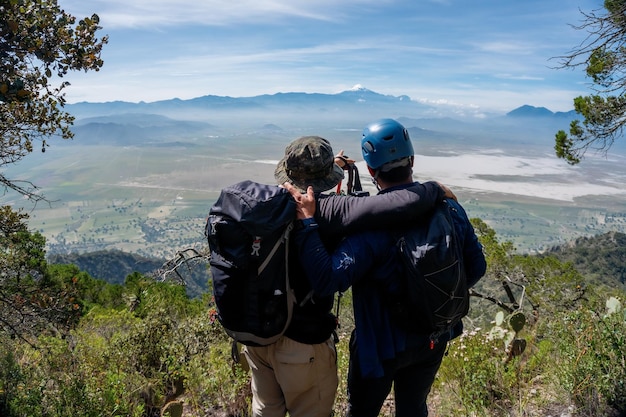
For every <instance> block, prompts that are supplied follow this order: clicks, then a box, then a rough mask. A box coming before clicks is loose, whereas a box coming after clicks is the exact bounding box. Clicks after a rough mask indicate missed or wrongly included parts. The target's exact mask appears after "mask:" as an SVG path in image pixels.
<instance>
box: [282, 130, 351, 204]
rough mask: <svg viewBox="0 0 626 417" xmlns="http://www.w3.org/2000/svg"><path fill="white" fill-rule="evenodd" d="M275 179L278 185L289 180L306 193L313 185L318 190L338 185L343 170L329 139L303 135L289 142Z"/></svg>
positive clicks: (314, 189)
mask: <svg viewBox="0 0 626 417" xmlns="http://www.w3.org/2000/svg"><path fill="white" fill-rule="evenodd" d="M274 178H276V181H277V183H278V184H283V183H284V182H290V183H292V184H293V185H294V186H295V187H297V188H298V189H300V191H303V192H304V191H306V188H307V187H308V186H309V185H310V186H312V187H313V191H315V192H316V193H318V192H322V191H326V190H330V189H331V188H333V187H334V186H336V185H337V184H339V181H341V180H342V179H343V170H342V169H341V168H340V167H339V166H338V165H337V164H335V154H334V153H333V148H332V147H331V146H330V143H329V142H328V141H327V140H326V139H324V138H321V137H319V136H303V137H301V138H298V139H296V140H294V141H293V142H291V143H290V144H289V145H287V147H286V148H285V156H284V157H283V159H281V160H280V161H279V162H278V165H277V166H276V170H275V171H274Z"/></svg>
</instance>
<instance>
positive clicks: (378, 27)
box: [58, 0, 603, 113]
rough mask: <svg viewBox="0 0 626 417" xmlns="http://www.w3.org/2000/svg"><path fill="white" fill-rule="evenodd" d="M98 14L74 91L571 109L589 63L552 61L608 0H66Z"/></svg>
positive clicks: (76, 97) (100, 97) (87, 97)
mask: <svg viewBox="0 0 626 417" xmlns="http://www.w3.org/2000/svg"><path fill="white" fill-rule="evenodd" d="M58 3H59V5H60V6H61V7H62V8H63V9H65V10H66V11H67V12H69V13H70V14H73V15H75V16H76V17H78V18H81V17H85V16H90V15H91V14H92V13H96V14H98V15H99V16H100V24H101V26H102V27H103V29H102V30H101V31H100V34H101V35H108V36H109V43H108V44H107V45H105V47H104V50H103V53H102V58H103V60H104V66H103V68H102V69H101V70H100V71H99V72H89V73H74V74H71V75H70V76H69V77H68V78H67V80H68V81H70V83H71V86H70V87H68V88H67V89H66V98H67V100H68V102H70V103H75V102H80V101H89V102H106V101H115V100H123V101H130V102H139V101H145V102H152V101H158V100H167V99H171V98H180V99H190V98H195V97H200V96H205V95H216V96H229V97H251V96H257V95H262V94H275V93H279V92H305V93H325V94H335V93H339V92H341V91H345V90H349V89H351V88H353V87H354V86H356V85H360V86H362V87H364V88H367V89H370V90H373V91H375V92H377V93H380V94H386V95H393V96H400V95H407V96H409V97H410V98H411V99H412V100H415V101H419V102H425V103H428V104H432V105H440V106H453V107H457V108H460V109H468V110H471V111H476V113H480V112H501V113H505V112H508V111H510V110H513V109H515V108H517V107H519V106H521V105H524V104H528V105H532V106H537V107H546V108H548V109H550V110H552V111H569V110H572V109H573V98H574V97H577V96H579V95H586V94H589V93H590V91H591V90H590V89H589V82H588V79H586V78H585V75H584V69H583V68H578V69H563V68H561V69H558V68H557V67H558V66H559V63H560V61H559V59H558V57H559V56H563V55H565V54H567V52H569V51H571V50H572V49H573V48H575V47H576V46H578V45H580V44H581V43H582V42H583V41H584V40H585V38H586V35H587V34H586V32H584V31H583V30H580V29H578V30H577V29H575V28H574V27H572V25H580V24H581V23H582V20H583V15H582V13H581V12H591V11H601V8H602V4H603V1H602V0H471V1H468V0H58Z"/></svg>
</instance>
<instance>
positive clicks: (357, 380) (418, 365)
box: [346, 334, 447, 417]
mask: <svg viewBox="0 0 626 417" xmlns="http://www.w3.org/2000/svg"><path fill="white" fill-rule="evenodd" d="M353 337H354V334H353V335H352V338H353ZM352 338H351V339H352ZM352 342H353V340H351V341H350V365H349V369H348V412H347V414H346V417H377V416H378V413H379V412H380V409H381V407H382V405H383V402H384V401H385V398H387V396H388V395H389V392H391V387H392V384H393V389H394V394H395V405H396V414H395V415H396V417H426V416H428V406H427V405H426V397H428V393H429V392H430V388H431V386H432V384H433V382H434V380H435V376H436V375H437V371H438V370H439V366H440V365H441V361H442V359H443V356H444V354H445V352H446V346H447V343H446V342H439V343H437V344H435V345H434V348H433V349H431V348H430V346H429V343H428V342H425V343H424V346H423V347H419V348H416V349H412V350H410V351H407V352H403V353H401V354H400V355H399V356H398V357H397V358H395V359H394V360H392V361H389V362H387V363H385V375H384V376H383V377H381V378H363V377H362V376H361V372H360V368H359V363H358V359H357V355H356V348H355V347H354V343H352Z"/></svg>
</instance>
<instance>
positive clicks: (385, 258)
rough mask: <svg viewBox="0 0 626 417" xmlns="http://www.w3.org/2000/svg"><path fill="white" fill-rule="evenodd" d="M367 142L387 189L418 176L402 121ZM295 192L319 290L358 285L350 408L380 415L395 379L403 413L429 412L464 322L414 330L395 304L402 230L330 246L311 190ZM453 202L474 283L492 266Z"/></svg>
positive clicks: (373, 170) (380, 126)
mask: <svg viewBox="0 0 626 417" xmlns="http://www.w3.org/2000/svg"><path fill="white" fill-rule="evenodd" d="M361 146H362V149H363V158H364V159H365V161H366V163H367V165H368V170H369V172H370V174H371V176H372V177H373V178H374V180H375V181H376V183H377V185H378V187H379V189H380V190H381V191H380V192H381V193H387V192H390V191H391V190H394V189H398V188H405V187H407V186H410V185H412V184H413V179H412V167H413V162H414V155H413V145H412V144H411V141H410V138H409V135H408V132H407V131H406V129H404V127H403V126H402V125H400V124H399V123H398V122H396V121H394V120H390V119H385V120H381V121H379V122H376V123H374V124H372V125H370V126H368V127H367V128H366V129H365V131H364V133H363V139H362V142H361ZM291 192H292V195H293V196H294V198H295V199H296V202H297V203H298V209H297V213H298V214H297V217H298V219H300V220H299V221H300V222H301V227H300V228H299V230H298V231H297V232H296V233H295V240H296V242H297V245H298V247H299V255H300V261H301V262H302V263H303V264H304V266H305V271H306V272H307V277H308V279H309V282H310V284H311V286H312V287H313V289H314V291H315V293H316V294H320V295H326V294H333V293H335V292H336V291H345V290H346V289H348V288H349V287H350V286H352V299H353V308H354V318H355V329H354V332H353V333H352V336H351V340H350V366H349V373H348V402H349V405H348V407H349V408H348V415H349V416H352V417H364V416H372V417H375V416H377V415H378V413H379V411H380V409H381V407H382V404H383V401H384V400H385V398H386V397H387V395H388V394H389V392H390V391H391V388H392V384H393V388H394V393H395V401H396V416H397V417H407V416H427V415H428V408H427V406H426V397H427V395H428V393H429V391H430V388H431V386H432V383H433V381H434V379H435V375H436V373H437V371H438V369H439V366H440V364H441V361H442V358H443V355H444V353H445V350H446V345H447V342H448V341H449V340H450V339H451V338H453V337H456V336H458V335H460V333H461V331H462V322H461V321H460V320H458V321H456V322H452V323H450V324H451V325H454V326H453V327H451V328H450V329H448V331H447V332H438V333H437V334H433V333H430V332H429V333H416V332H411V331H407V330H406V329H405V327H403V324H402V323H400V322H399V321H397V320H396V319H395V318H394V311H393V310H394V308H395V307H396V300H398V299H401V298H402V297H403V295H404V292H406V288H405V287H403V286H402V279H401V278H399V277H401V276H402V274H403V273H405V271H404V268H403V266H402V261H401V260H400V255H399V251H398V249H397V246H396V243H397V241H398V232H397V231H393V230H392V231H388V230H385V231H365V232H362V233H359V234H355V235H351V236H348V237H347V238H346V239H344V240H343V241H342V242H341V244H340V245H339V247H337V248H336V249H335V250H334V251H331V252H329V251H328V250H327V248H326V247H325V246H324V244H323V243H322V242H321V240H320V238H319V232H318V230H317V229H318V226H317V224H316V222H315V218H314V213H315V198H314V196H313V193H312V190H311V189H309V190H308V193H307V194H300V193H297V192H295V191H294V190H292V191H291ZM447 204H449V205H450V206H451V207H452V209H453V210H451V213H452V220H453V227H454V229H455V230H454V231H453V232H455V233H456V236H457V238H458V240H459V245H460V250H461V252H462V257H461V258H462V259H461V260H460V261H461V262H462V266H463V267H464V271H462V272H464V274H465V279H466V280H467V285H468V286H472V285H474V284H475V283H476V282H477V281H478V280H479V279H480V278H481V277H482V276H483V275H484V273H485V269H486V262H485V257H484V255H483V252H482V246H481V245H480V243H479V242H478V239H477V237H476V235H475V233H474V230H473V228H472V226H471V224H470V222H469V220H468V218H467V216H466V214H465V211H464V210H463V208H462V207H461V206H460V205H459V204H458V203H457V202H456V201H454V200H448V201H447ZM420 227H424V226H420ZM421 249H423V250H424V251H428V250H429V248H421ZM426 301H427V300H426ZM404 307H405V308H413V307H415V306H411V305H409V306H404Z"/></svg>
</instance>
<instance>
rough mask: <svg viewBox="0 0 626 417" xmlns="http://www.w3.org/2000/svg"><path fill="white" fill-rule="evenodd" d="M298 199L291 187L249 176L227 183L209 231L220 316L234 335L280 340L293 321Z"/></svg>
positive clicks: (251, 340) (256, 342)
mask: <svg viewBox="0 0 626 417" xmlns="http://www.w3.org/2000/svg"><path fill="white" fill-rule="evenodd" d="M295 208H296V204H295V201H294V200H293V198H292V197H291V195H290V194H289V192H287V191H286V190H285V189H283V188H280V187H277V186H272V185H264V184H259V183H256V182H254V181H243V182H239V183H237V184H233V185H231V186H228V187H226V188H224V189H223V190H222V191H221V193H220V196H219V198H218V199H217V201H216V203H215V204H214V205H213V206H212V208H211V210H210V212H209V216H208V219H207V223H206V228H205V235H206V237H207V239H208V243H209V249H210V252H211V258H210V261H209V263H210V268H211V276H212V286H213V295H214V297H215V304H216V307H217V313H218V315H217V317H218V320H219V321H220V323H221V324H222V326H223V327H224V329H225V331H226V333H227V334H228V335H229V336H230V337H231V338H233V339H234V341H237V342H240V343H243V344H245V345H252V346H264V345H268V344H271V343H274V342H275V341H276V340H278V338H280V337H281V336H282V335H283V333H284V332H285V331H286V330H287V327H288V326H289V324H290V322H291V317H292V311H293V306H294V304H295V296H294V294H293V291H292V289H291V288H290V285H289V275H288V269H289V262H288V261H289V234H290V231H291V229H292V227H293V222H294V220H295V217H296V212H295Z"/></svg>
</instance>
